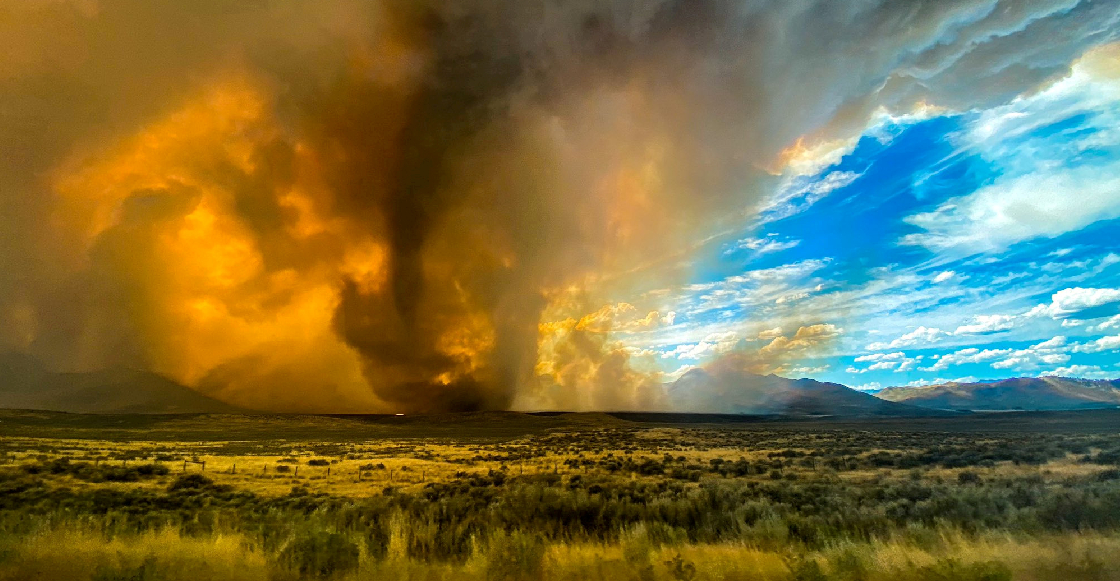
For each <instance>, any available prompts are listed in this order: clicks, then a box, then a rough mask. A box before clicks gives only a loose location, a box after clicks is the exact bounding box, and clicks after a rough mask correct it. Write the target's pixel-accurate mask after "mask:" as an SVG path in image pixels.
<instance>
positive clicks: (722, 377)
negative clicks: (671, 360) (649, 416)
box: [666, 368, 941, 417]
mask: <svg viewBox="0 0 1120 581" xmlns="http://www.w3.org/2000/svg"><path fill="white" fill-rule="evenodd" d="M666 392H667V395H668V397H669V407H670V408H672V409H675V410H682V411H684V410H687V411H692V412H717V413H742V414H767V415H771V414H772V415H795V416H848V417H856V416H928V415H938V414H939V413H941V412H940V411H939V410H931V409H929V408H923V407H919V406H912V405H909V404H903V403H898V402H893V401H887V400H884V399H880V398H877V397H875V396H874V395H871V394H869V393H864V392H861V391H857V390H854V389H852V388H850V387H847V386H844V385H841V384H839V383H827V382H822V381H816V380H813V379H786V378H784V377H778V376H777V375H754V374H750V373H745V372H741V371H737V370H715V371H708V370H704V369H700V368H696V369H690V370H688V371H687V372H685V373H684V375H682V376H681V377H680V378H679V379H677V380H676V381H674V382H673V383H671V384H669V385H668V386H667V389H666Z"/></svg>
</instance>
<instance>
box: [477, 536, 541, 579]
mask: <svg viewBox="0 0 1120 581" xmlns="http://www.w3.org/2000/svg"><path fill="white" fill-rule="evenodd" d="M544 553H545V544H544V540H543V539H541V537H540V536H539V535H531V534H528V533H523V532H521V531H515V532H513V533H512V534H506V533H505V532H498V533H496V534H493V535H491V537H490V546H489V547H488V550H487V561H486V578H487V579H492V580H507V579H508V580H510V581H519V580H521V579H526V580H532V579H540V578H541V575H542V574H543V572H544Z"/></svg>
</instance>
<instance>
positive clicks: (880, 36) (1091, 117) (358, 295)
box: [0, 0, 1120, 412]
mask: <svg viewBox="0 0 1120 581" xmlns="http://www.w3.org/2000/svg"><path fill="white" fill-rule="evenodd" d="M1118 35H1120V5H1118V4H1117V3H1114V2H1099V1H1090V0H1080V1H1078V0H1061V1H1059V0H1040V1H1015V2H1010V1H1006V2H995V1H987V2H979V1H949V2H946V1H939V2H934V1H926V2H889V1H886V0H883V1H880V2H875V1H868V2H860V3H850V2H844V3H839V2H825V1H820V2H721V1H717V0H703V1H695V0H692V1H684V0H629V1H627V0H610V1H589V0H588V1H576V2H565V3H563V4H562V5H561V4H557V3H554V2H546V1H544V0H540V1H537V0H530V1H524V0H518V1H514V0H509V1H498V2H493V1H477V2H476V1H470V0H468V1H462V0H456V1H440V0H425V1H421V2H416V1H404V0H401V1H391V0H387V1H382V2H372V1H357V0H328V1H311V0H298V1H279V0H276V1H262V2H254V3H233V4H231V3H228V2H220V1H201V2H180V3H152V2H148V1H143V0H34V1H30V2H5V3H3V4H0V54H3V55H4V56H3V58H0V211H2V213H0V216H2V218H0V347H2V348H3V350H5V351H9V352H16V353H20V354H25V355H30V356H33V357H34V358H35V359H37V360H38V361H41V362H42V363H43V364H44V365H45V366H46V367H47V368H49V369H50V370H52V371H54V372H95V371H98V370H105V369H120V368H131V369H135V370H145V371H150V372H153V373H157V374H160V375H163V376H166V377H169V378H171V379H173V380H174V381H176V382H179V383H181V384H184V385H187V386H189V387H191V388H192V389H195V390H197V391H198V392H200V393H202V394H205V395H207V396H210V397H213V398H216V399H218V400H221V401H223V402H226V403H228V404H232V405H236V406H243V407H247V408H253V409H267V410H276V411H310V412H337V411H353V412H395V411H401V412H416V411H456V410H473V409H505V408H510V407H513V408H520V409H665V408H666V407H668V406H670V405H672V406H684V407H688V406H689V405H691V404H690V402H689V398H693V400H692V401H693V402H698V401H704V400H705V398H710V397H712V394H710V393H686V394H684V395H683V397H684V398H685V402H684V403H678V402H675V401H669V399H667V397H666V395H665V390H664V389H663V386H664V385H665V384H666V383H669V382H672V381H674V380H676V379H677V378H679V377H681V376H683V375H684V374H685V373H686V372H687V371H689V370H690V369H692V368H693V367H702V368H704V369H706V370H707V371H708V372H711V373H713V374H715V375H720V374H724V373H726V374H747V373H763V374H765V373H772V372H773V373H778V374H780V375H786V376H793V377H802V376H806V377H812V378H815V379H819V380H823V381H836V382H841V383H845V384H849V385H855V386H864V387H867V388H872V387H875V386H887V385H899V384H906V383H928V382H938V381H942V380H946V379H959V378H969V377H973V378H977V377H978V378H998V377H1013V376H1019V375H1044V374H1057V375H1070V376H1077V377H1091V378H1096V377H1116V376H1120V369H1118V368H1117V364H1118V359H1120V358H1118V357H1117V353H1118V349H1120V313H1118V306H1120V249H1118V247H1117V245H1116V242H1115V240H1114V236H1112V235H1110V232H1111V231H1113V230H1115V229H1116V228H1117V226H1120V134H1118V133H1117V131H1118V130H1117V129H1116V128H1117V127H1120V123H1118V121H1120V118H1118V117H1120V115H1118V113H1120V45H1118V44H1116V41H1117V37H1118Z"/></svg>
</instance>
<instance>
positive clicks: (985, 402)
mask: <svg viewBox="0 0 1120 581" xmlns="http://www.w3.org/2000/svg"><path fill="white" fill-rule="evenodd" d="M875 395H876V396H877V397H879V398H882V399H883V400H886V401H892V402H898V403H906V404H910V405H915V406H921V407H926V408H931V409H943V410H973V411H1002V410H1032V411H1043V410H1077V409H1093V408H1107V407H1116V406H1120V379H1076V378H1071V377H1016V378H1012V379H1004V380H1000V381H993V382H983V383H981V382H976V383H954V382H950V383H942V384H938V385H927V386H922V387H888V388H886V389H882V390H880V391H878V392H877V393H876V394H875Z"/></svg>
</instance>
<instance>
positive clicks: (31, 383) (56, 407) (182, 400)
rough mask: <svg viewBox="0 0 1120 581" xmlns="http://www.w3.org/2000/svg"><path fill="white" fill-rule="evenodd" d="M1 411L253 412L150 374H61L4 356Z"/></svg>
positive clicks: (15, 356) (18, 357)
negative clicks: (6, 409) (7, 409)
mask: <svg viewBox="0 0 1120 581" xmlns="http://www.w3.org/2000/svg"><path fill="white" fill-rule="evenodd" d="M0 408H9V409H35V410H51V411H60V412H75V413H102V414H123V413H139V414H159V413H246V412H248V411H249V410H245V409H242V408H238V407H236V406H232V405H229V404H226V403H223V402H220V401H218V400H216V399H214V398H211V397H207V396H205V395H203V394H201V393H198V392H197V391H194V390H192V389H190V388H189V387H186V386H184V385H181V384H179V383H176V382H174V381H172V380H170V379H168V378H166V377H164V376H162V375H158V374H156V373H152V372H150V371H140V370H136V369H125V368H117V369H106V370H102V371H92V372H87V373H58V372H53V371H50V370H48V369H46V368H45V367H43V365H42V364H41V363H39V362H38V361H37V360H35V359H34V358H32V357H29V356H27V355H22V354H19V353H3V354H0Z"/></svg>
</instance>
